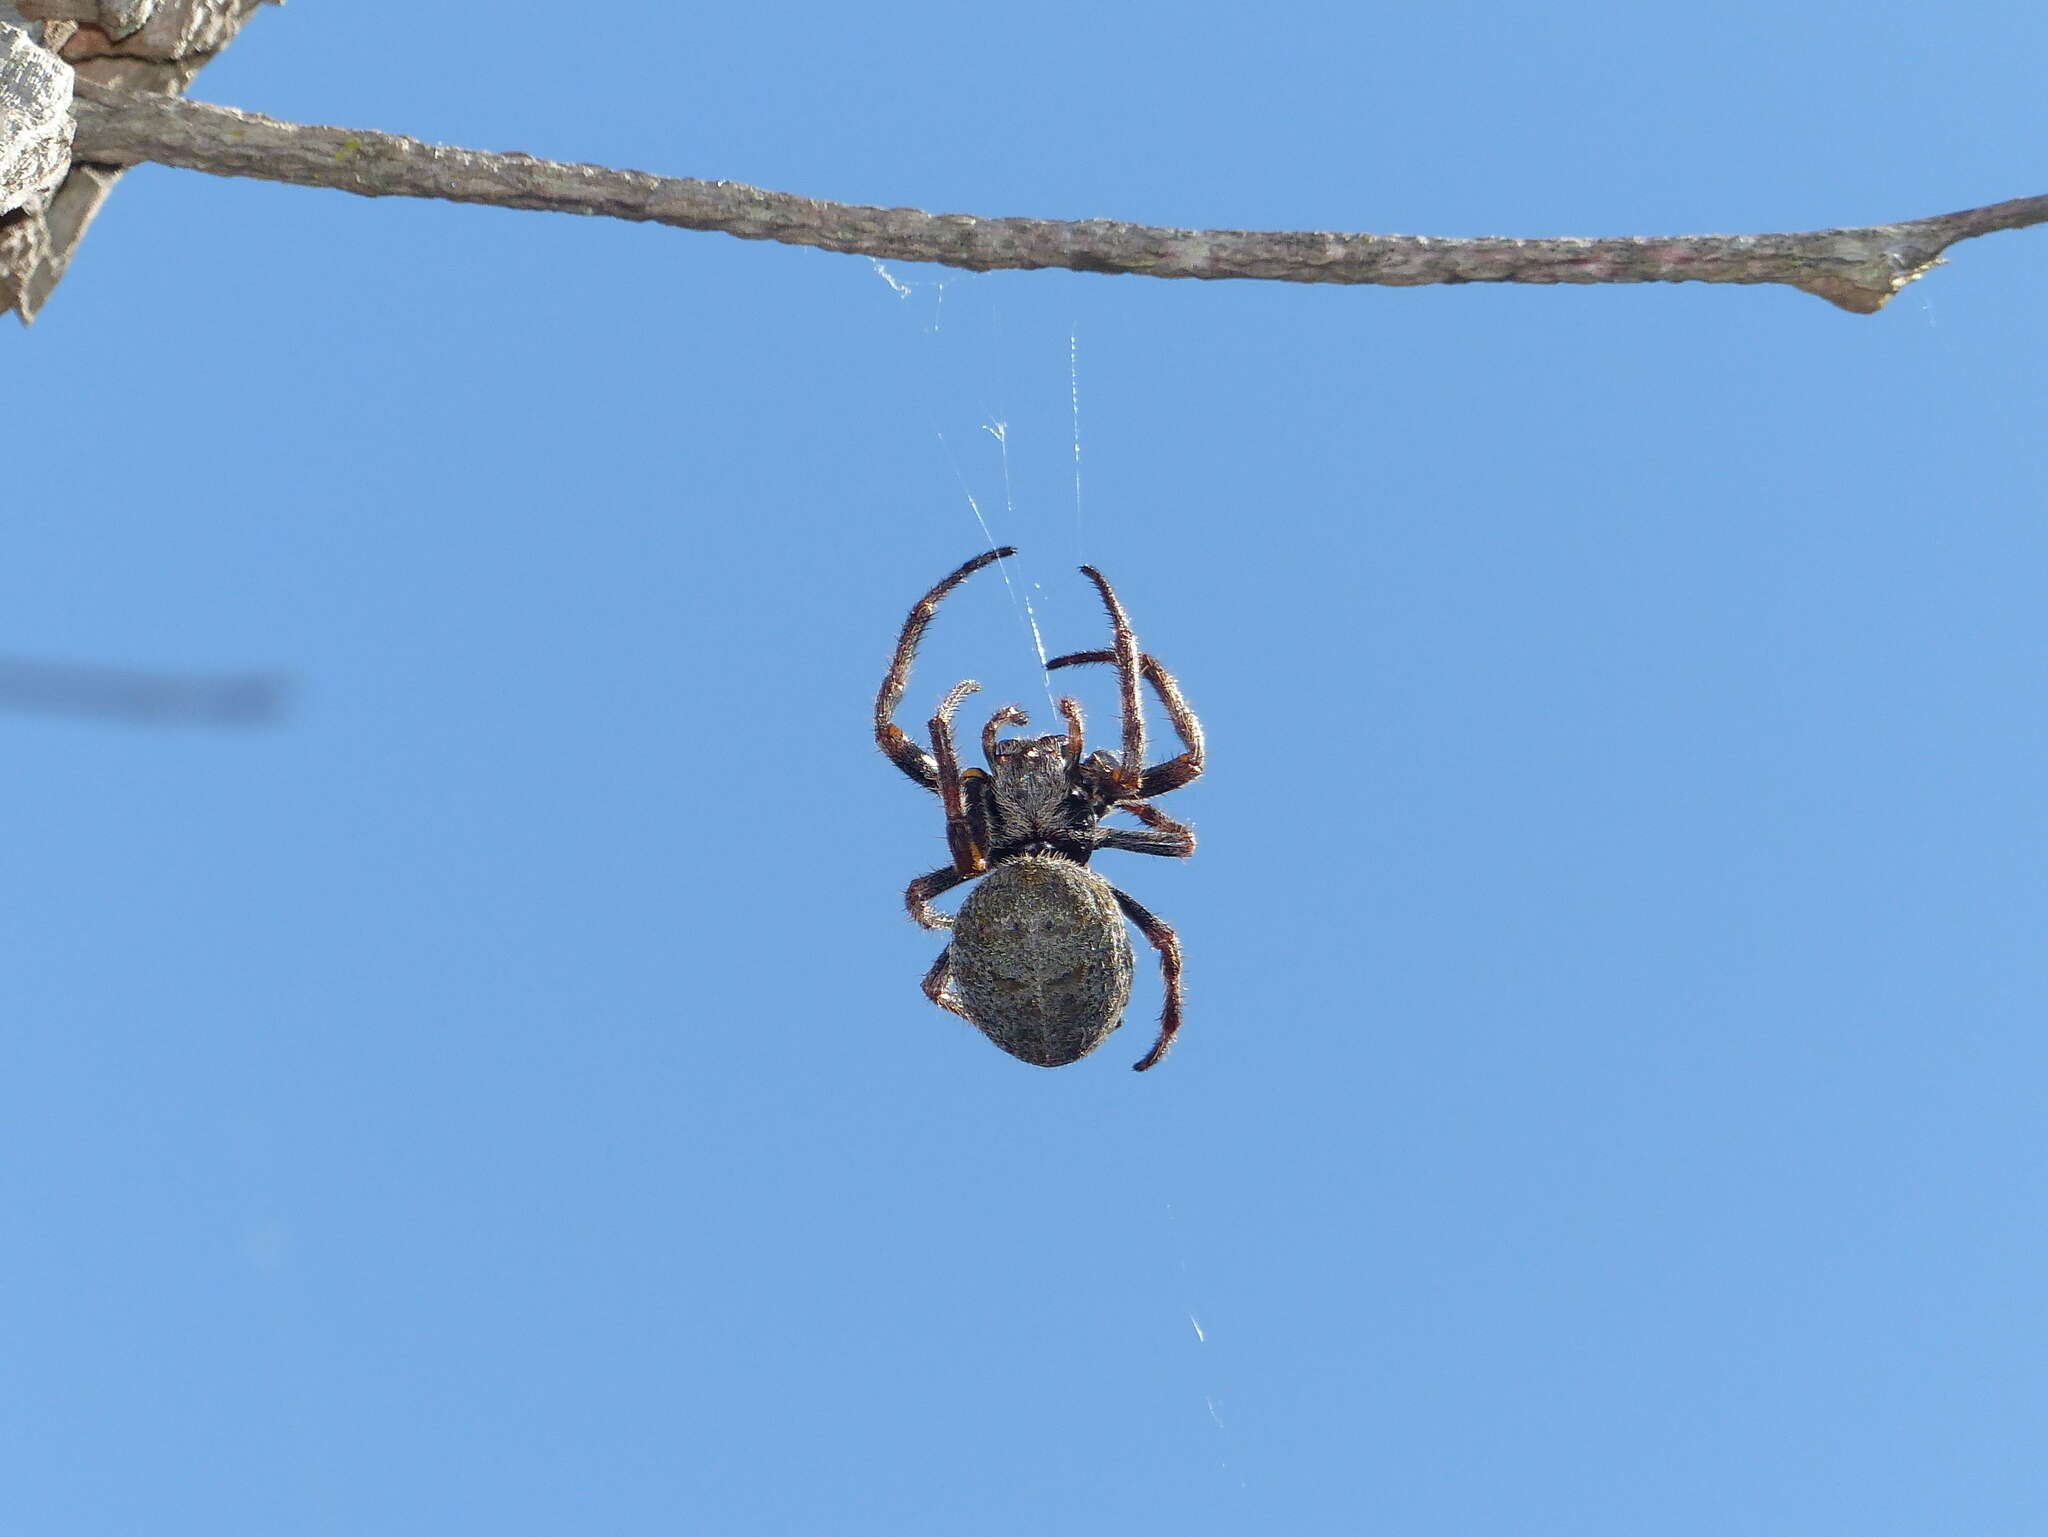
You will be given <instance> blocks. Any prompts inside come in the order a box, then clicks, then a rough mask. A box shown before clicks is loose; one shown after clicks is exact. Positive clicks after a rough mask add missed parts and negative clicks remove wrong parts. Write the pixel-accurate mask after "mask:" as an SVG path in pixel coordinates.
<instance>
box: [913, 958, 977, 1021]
mask: <svg viewBox="0 0 2048 1537" xmlns="http://www.w3.org/2000/svg"><path fill="white" fill-rule="evenodd" d="M952 980H953V947H952V946H951V945H948V946H946V948H945V949H943V950H941V951H940V952H939V958H938V959H937V960H935V961H933V962H932V969H931V970H930V971H927V972H926V973H925V974H924V981H923V982H922V983H921V984H919V985H920V986H922V987H923V988H924V995H925V997H927V998H929V999H931V1001H932V1002H933V1003H936V1004H937V1005H938V1006H939V1007H940V1008H942V1009H944V1010H946V1011H947V1012H948V1013H952V1014H958V1015H959V1016H960V1017H961V1018H962V1019H964V1020H967V1021H968V1022H969V1023H970V1024H971V1023H972V1022H973V1019H974V1016H973V1015H971V1014H969V1013H968V1012H967V1010H966V1008H965V1007H964V1006H963V1005H962V1004H961V1002H960V995H959V994H958V993H956V992H954V991H953V989H952V987H951V985H950V984H951V983H952Z"/></svg>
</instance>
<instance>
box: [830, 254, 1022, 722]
mask: <svg viewBox="0 0 2048 1537" xmlns="http://www.w3.org/2000/svg"><path fill="white" fill-rule="evenodd" d="M870 266H871V267H872V268H873V270H874V274H875V276H876V277H877V278H879V279H880V280H881V281H882V282H883V283H884V284H885V285H887V287H888V288H889V291H890V292H891V293H892V294H894V295H895V296H896V298H897V299H899V300H908V299H910V298H912V297H914V296H915V295H916V293H917V292H918V290H920V289H922V288H926V287H930V288H933V289H935V290H936V292H937V296H938V301H939V303H940V304H943V303H944V300H945V292H946V282H945V281H944V280H941V281H938V282H935V283H929V284H927V283H923V282H917V281H906V280H904V279H902V278H899V277H897V276H896V274H895V273H893V272H891V271H890V270H889V268H888V267H887V266H886V265H885V264H883V263H882V262H881V261H879V260H871V261H870ZM923 329H924V330H925V332H926V334H927V336H930V335H933V334H935V333H936V332H937V331H938V329H939V322H938V310H937V308H936V307H935V309H934V313H933V317H932V323H931V325H929V326H927V327H924V328H923ZM982 415H983V417H984V418H985V421H984V422H983V426H982V430H983V431H984V432H986V433H988V434H989V436H990V437H992V438H994V439H995V440H996V446H997V448H998V450H999V452H1000V454H1001V462H1002V470H1003V512H1004V522H1005V526H1006V528H1008V527H1010V526H1014V525H1015V523H1016V519H1017V501H1016V493H1015V490H1014V488H1013V485H1012V482H1011V476H1010V436H1009V423H1008V422H1007V421H1005V420H1004V419H1003V418H1002V417H1001V416H1000V415H999V414H998V413H996V412H994V411H990V410H988V409H987V408H986V406H985V405H984V408H983V411H982ZM932 430H933V435H934V436H935V437H937V438H938V440H939V446H940V448H941V450H942V451H943V452H944V453H945V456H946V462H947V465H948V467H949V468H950V469H951V470H952V471H953V478H954V479H955V480H956V481H958V482H959V485H960V494H961V495H962V496H964V497H965V498H966V499H967V506H968V509H969V510H970V511H971V512H972V513H973V514H974V521H975V522H976V523H977V524H978V525H979V526H980V528H981V536H982V538H983V539H984V540H985V541H986V542H987V544H988V547H989V548H990V549H992V550H993V549H996V548H997V547H998V546H997V544H996V538H995V531H994V530H993V529H991V528H990V527H989V520H988V517H987V515H986V514H985V513H983V511H982V508H981V503H980V501H979V500H977V499H976V497H975V495H974V492H973V490H972V488H971V487H969V485H968V484H967V477H966V475H965V474H964V473H962V471H961V468H960V463H959V461H958V459H957V458H956V457H955V456H954V454H953V451H952V445H951V444H950V443H948V442H947V440H946V434H945V432H944V431H943V430H941V429H940V428H938V427H937V426H936V424H935V425H934V426H933V429H932ZM999 565H1000V567H1001V570H1002V576H1003V586H1004V589H1005V590H1006V591H1008V593H1009V594H1010V605H1011V607H1012V608H1013V609H1016V610H1017V611H1018V615H1019V617H1020V618H1021V619H1022V620H1023V621H1024V624H1025V626H1026V628H1027V629H1028V630H1029V631H1030V633H1031V645H1032V649H1033V650H1034V651H1035V652H1036V653H1037V656H1038V667H1039V677H1040V680H1041V684H1042V686H1043V687H1044V690H1045V702H1046V707H1047V708H1048V709H1049V710H1052V711H1054V712H1057V711H1058V708H1059V706H1058V704H1057V702H1056V701H1055V700H1054V698H1053V692H1052V675H1051V673H1050V672H1049V671H1048V670H1047V669H1046V665H1045V664H1046V662H1047V660H1048V656H1047V653H1046V649H1045V635H1044V632H1043V630H1042V629H1041V628H1040V627H1039V623H1038V611H1037V608H1036V607H1035V606H1034V605H1033V603H1032V601H1031V594H1030V593H1028V592H1024V591H1020V589H1019V587H1018V584H1017V582H1016V580H1015V579H1014V578H1013V577H1012V576H1011V574H1010V562H1008V561H1002V562H999Z"/></svg>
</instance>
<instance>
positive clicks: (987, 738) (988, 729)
mask: <svg viewBox="0 0 2048 1537" xmlns="http://www.w3.org/2000/svg"><path fill="white" fill-rule="evenodd" d="M1030 724H1031V717H1030V716H1028V715H1026V714H1025V713H1024V712H1023V711H1022V710H1020V709H1018V708H1017V707H1016V706H1015V705H1013V704H1006V705H1004V706H1003V707H1002V708H1001V709H1000V710H998V711H996V713H995V714H993V715H991V716H990V717H989V718H988V724H987V725H986V726H983V727H982V728H981V755H982V757H983V758H984V759H986V760H987V761H988V766H989V767H990V768H994V767H995V766H996V733H997V732H998V731H1000V730H1002V728H1003V727H1005V726H1028V725H1030Z"/></svg>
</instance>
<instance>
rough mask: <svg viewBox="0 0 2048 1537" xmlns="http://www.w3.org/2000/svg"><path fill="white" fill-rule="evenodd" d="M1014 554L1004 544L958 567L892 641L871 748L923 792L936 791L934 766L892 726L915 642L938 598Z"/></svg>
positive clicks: (907, 684)
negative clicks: (877, 748)
mask: <svg viewBox="0 0 2048 1537" xmlns="http://www.w3.org/2000/svg"><path fill="white" fill-rule="evenodd" d="M1016 553H1017V550H1016V547H1015V546H1014V545H1007V544H1006V545H1004V546H1003V547H1002V548H1001V549H1000V550H990V551H988V552H987V553H986V554H983V555H977V556H975V557H974V559H972V560H970V561H967V562H966V563H964V564H963V565H961V566H960V567H958V568H957V569H956V570H954V571H953V573H952V574H951V575H949V576H947V577H945V578H943V579H942V580H941V581H940V582H939V583H938V585H937V586H935V587H933V588H932V590H931V591H930V592H928V593H926V594H925V595H924V596H923V597H921V598H919V599H918V600H917V603H916V605H915V606H914V607H913V608H912V609H911V610H910V617H909V618H907V619H905V620H904V621H903V629H902V632H901V633H900V634H898V636H897V637H896V655H895V656H894V658H892V659H891V661H890V663H889V670H888V672H886V673H885V674H883V676H882V691H881V692H880V693H879V694H877V695H876V696H875V745H876V746H877V747H879V748H881V749H882V751H883V752H884V753H886V754H887V755H888V758H889V761H890V762H891V763H893V764H895V765H896V766H897V767H898V768H899V769H901V770H903V772H904V773H905V774H907V775H908V776H909V777H910V778H911V779H912V780H914V781H915V782H916V783H918V784H921V785H923V786H924V787H925V788H926V789H927V790H934V791H936V790H937V789H938V788H939V771H938V765H937V764H936V763H934V762H933V761H932V757H931V754H930V753H928V752H926V751H925V750H924V749H923V748H922V747H919V746H918V745H917V743H915V742H913V741H911V739H910V736H909V734H908V733H907V732H905V731H904V730H903V728H902V727H901V726H899V725H897V724H896V707H897V706H898V705H900V704H902V703H903V694H904V691H905V690H906V689H908V688H909V687H910V664H911V663H912V662H913V661H915V660H916V658H917V646H918V642H919V641H921V640H923V639H924V632H925V630H926V628H927V627H928V626H929V625H930V624H931V622H932V616H933V615H934V614H936V613H937V612H938V611H939V600H940V599H941V598H943V597H945V595H946V594H947V593H949V592H951V591H952V590H953V589H954V588H955V587H958V586H959V585H960V584H961V583H962V582H964V581H966V580H967V579H968V578H969V577H970V576H972V575H974V573H975V572H977V571H979V570H980V569H981V568H982V567H983V566H986V565H990V564H992V563H993V562H995V561H998V560H1002V559H1004V558H1005V557H1007V556H1011V555H1015V554H1016Z"/></svg>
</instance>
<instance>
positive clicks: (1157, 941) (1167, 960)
mask: <svg viewBox="0 0 2048 1537" xmlns="http://www.w3.org/2000/svg"><path fill="white" fill-rule="evenodd" d="M1109 892H1110V895H1111V896H1113V897H1115V898H1116V905H1117V906H1118V907H1121V908H1122V909H1123V910H1124V916H1125V917H1127V918H1129V919H1130V920H1131V922H1133V923H1135V924H1136V925H1137V926H1138V930H1139V932H1140V933H1142V934H1143V935H1144V936H1145V937H1146V938H1147V939H1149V940H1150V941H1151V942H1152V948H1153V949H1155V950H1157V951H1158V952H1159V974H1160V976H1161V977H1163V978H1164V979H1165V982H1166V1007H1165V1008H1164V1009H1162V1010H1161V1011H1160V1014H1159V1039H1158V1040H1156V1041H1154V1042H1153V1043H1152V1049H1151V1050H1150V1051H1148V1052H1146V1053H1145V1060H1144V1061H1142V1062H1138V1063H1134V1064H1133V1066H1134V1068H1135V1069H1136V1071H1138V1072H1141V1073H1142V1072H1144V1071H1145V1069H1146V1068H1148V1067H1157V1066H1158V1065H1159V1064H1160V1062H1161V1061H1162V1060H1163V1059H1164V1058H1165V1056H1166V1051H1167V1048H1168V1047H1169V1046H1171V1045H1172V1044H1173V1038H1174V1037H1175V1036H1176V1035H1178V1034H1179V1033H1180V937H1179V936H1178V935H1177V934H1175V933H1174V932H1173V930H1172V929H1171V928H1169V927H1168V926H1167V925H1166V924H1164V923H1162V922H1160V921H1159V919H1157V918H1155V917H1153V916H1152V914H1151V913H1150V912H1148V911H1147V910H1146V909H1145V908H1143V907H1141V906H1139V904H1138V903H1137V902H1135V901H1133V900H1132V899H1131V898H1130V897H1127V896H1125V895H1124V894H1123V893H1122V892H1121V891H1118V890H1117V889H1116V887H1114V886H1112V887H1110V888H1109Z"/></svg>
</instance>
